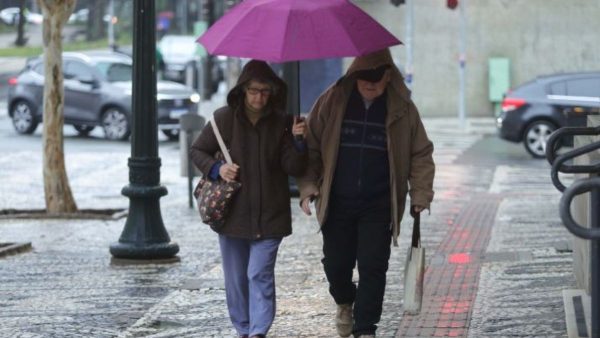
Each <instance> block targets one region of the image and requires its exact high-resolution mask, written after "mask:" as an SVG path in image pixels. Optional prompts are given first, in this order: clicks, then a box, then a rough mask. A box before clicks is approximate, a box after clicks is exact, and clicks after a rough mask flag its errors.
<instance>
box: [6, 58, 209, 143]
mask: <svg viewBox="0 0 600 338" xmlns="http://www.w3.org/2000/svg"><path fill="white" fill-rule="evenodd" d="M63 74H64V88H65V102H64V116H65V124H66V125H73V126H74V127H75V129H76V130H77V131H78V132H79V133H80V134H82V135H87V134H89V133H90V132H91V131H92V130H93V129H94V128H95V127H96V126H100V127H102V129H103V130H104V135H105V137H106V138H108V139H111V140H125V139H128V137H129V135H130V133H131V111H132V107H131V105H132V100H131V98H132V96H131V91H132V60H131V58H130V57H128V56H126V55H123V54H119V53H114V52H89V53H64V54H63ZM43 92H44V63H43V58H41V57H36V58H34V59H31V60H29V61H28V62H27V65H26V66H25V69H23V70H22V71H21V72H20V73H19V75H17V76H16V77H13V78H10V79H9V90H8V114H9V116H10V118H11V119H12V121H13V126H14V128H15V130H16V131H17V132H18V133H20V134H31V133H33V132H34V131H35V129H36V128H37V125H38V124H39V122H41V121H42V116H43V112H42V108H43ZM156 99H157V101H158V102H157V110H158V127H159V128H160V130H161V131H162V132H163V133H164V134H165V135H166V136H167V137H169V138H170V139H175V138H177V137H178V135H179V117H180V116H181V115H182V114H185V113H197V108H198V106H197V104H198V102H199V101H200V96H199V95H198V93H196V92H194V91H193V90H192V89H190V88H188V87H185V86H183V85H181V84H179V83H175V82H169V81H158V83H157V97H156Z"/></svg>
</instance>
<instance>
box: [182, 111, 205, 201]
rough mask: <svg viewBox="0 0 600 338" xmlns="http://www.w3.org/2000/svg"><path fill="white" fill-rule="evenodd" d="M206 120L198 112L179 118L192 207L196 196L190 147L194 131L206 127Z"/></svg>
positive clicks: (189, 199) (189, 198)
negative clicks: (194, 195)
mask: <svg viewBox="0 0 600 338" xmlns="http://www.w3.org/2000/svg"><path fill="white" fill-rule="evenodd" d="M205 123H206V121H205V120H204V118H203V117H202V116H200V115H196V114H190V113H187V114H183V115H181V117H180V118H179V126H180V127H179V128H180V129H181V133H180V134H179V136H180V137H183V138H184V140H183V141H184V142H183V143H184V146H183V149H181V151H185V156H186V158H187V170H186V171H187V177H188V201H189V206H190V208H193V207H194V197H193V191H192V189H193V187H192V183H193V179H194V176H195V175H194V171H195V170H194V167H193V165H192V160H191V158H190V148H191V146H192V143H193V142H194V140H193V139H192V138H193V137H194V132H196V131H199V130H201V129H202V127H204V124H205Z"/></svg>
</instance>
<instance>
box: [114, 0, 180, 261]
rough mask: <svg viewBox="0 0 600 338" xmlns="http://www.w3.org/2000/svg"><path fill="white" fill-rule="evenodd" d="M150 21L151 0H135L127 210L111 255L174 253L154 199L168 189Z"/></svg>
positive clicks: (153, 30) (165, 255)
mask: <svg viewBox="0 0 600 338" xmlns="http://www.w3.org/2000/svg"><path fill="white" fill-rule="evenodd" d="M155 25H156V22H155V14H154V0H151V1H148V0H134V2H133V90H132V94H133V112H132V116H131V119H132V129H131V131H132V132H131V157H130V158H129V161H128V165H129V184H128V185H127V186H125V187H124V188H123V190H122V194H123V195H125V196H127V197H128V198H129V213H128V216H127V221H126V222H125V228H124V229H123V232H122V233H121V237H120V238H119V241H118V242H117V243H114V244H112V245H111V246H110V253H111V254H112V255H113V256H114V257H115V258H126V259H168V258H172V257H174V256H175V255H176V254H177V252H179V246H178V245H177V244H176V243H173V242H171V239H170V238H169V234H168V233H167V230H166V229H165V226H164V224H163V220H162V216H161V213H160V201H159V199H160V198H161V197H162V196H164V195H166V194H167V189H166V188H165V187H164V186H161V185H160V165H161V162H160V157H158V123H157V113H156V68H155V67H156V64H155V58H156V53H155V50H156V40H155V34H156V27H155Z"/></svg>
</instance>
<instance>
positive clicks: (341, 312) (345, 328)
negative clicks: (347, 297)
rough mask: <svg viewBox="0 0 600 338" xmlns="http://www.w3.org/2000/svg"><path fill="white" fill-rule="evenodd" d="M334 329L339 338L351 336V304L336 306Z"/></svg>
mask: <svg viewBox="0 0 600 338" xmlns="http://www.w3.org/2000/svg"><path fill="white" fill-rule="evenodd" d="M335 328H336V329H337V333H338V334H339V335H340V336H341V337H349V336H350V335H351V334H352V304H338V306H337V312H336V314H335Z"/></svg>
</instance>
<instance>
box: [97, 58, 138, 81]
mask: <svg viewBox="0 0 600 338" xmlns="http://www.w3.org/2000/svg"><path fill="white" fill-rule="evenodd" d="M96 68H97V69H98V70H99V71H100V73H102V75H104V77H105V78H106V81H108V82H118V81H131V76H132V72H133V70H132V68H131V65H129V64H126V63H117V62H99V63H97V64H96Z"/></svg>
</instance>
